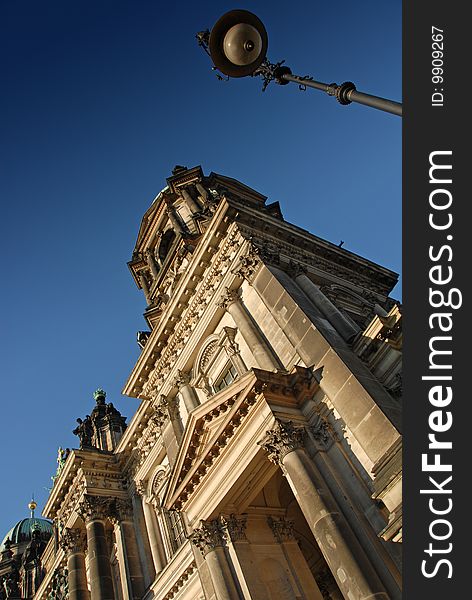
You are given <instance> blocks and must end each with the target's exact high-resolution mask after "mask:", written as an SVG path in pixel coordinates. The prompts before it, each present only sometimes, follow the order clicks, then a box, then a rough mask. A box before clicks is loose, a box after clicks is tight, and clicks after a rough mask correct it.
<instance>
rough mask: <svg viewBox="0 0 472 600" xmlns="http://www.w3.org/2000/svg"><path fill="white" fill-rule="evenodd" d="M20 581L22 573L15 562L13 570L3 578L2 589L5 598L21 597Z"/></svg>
mask: <svg viewBox="0 0 472 600" xmlns="http://www.w3.org/2000/svg"><path fill="white" fill-rule="evenodd" d="M19 581H20V573H19V571H18V567H17V566H16V563H15V562H14V563H13V564H12V569H11V571H10V572H9V573H7V574H6V575H4V576H3V578H2V588H3V590H2V591H3V595H4V597H5V598H20V590H19Z"/></svg>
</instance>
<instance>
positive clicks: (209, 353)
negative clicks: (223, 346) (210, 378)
mask: <svg viewBox="0 0 472 600" xmlns="http://www.w3.org/2000/svg"><path fill="white" fill-rule="evenodd" d="M218 348H219V344H218V341H217V340H212V341H211V342H210V343H209V344H208V345H207V347H206V348H205V350H204V351H203V354H202V356H201V358H200V362H199V365H198V371H199V372H200V373H204V372H205V369H206V368H207V366H208V363H209V362H210V360H211V359H212V357H213V356H214V355H215V354H216V352H217V351H218Z"/></svg>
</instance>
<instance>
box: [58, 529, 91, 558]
mask: <svg viewBox="0 0 472 600" xmlns="http://www.w3.org/2000/svg"><path fill="white" fill-rule="evenodd" d="M59 545H60V546H61V548H62V549H63V550H64V552H65V553H66V554H74V553H76V552H83V551H84V550H85V532H84V531H82V530H81V529H71V528H70V527H66V528H64V530H63V531H62V533H61V538H60V540H59Z"/></svg>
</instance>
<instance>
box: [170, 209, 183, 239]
mask: <svg viewBox="0 0 472 600" xmlns="http://www.w3.org/2000/svg"><path fill="white" fill-rule="evenodd" d="M167 216H168V217H169V221H170V222H171V223H172V227H173V228H174V231H175V233H177V234H180V235H183V233H184V229H183V227H182V224H181V223H180V220H179V218H178V216H177V215H176V214H175V209H174V207H173V206H168V207H167Z"/></svg>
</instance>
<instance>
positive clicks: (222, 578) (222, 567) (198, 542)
mask: <svg viewBox="0 0 472 600" xmlns="http://www.w3.org/2000/svg"><path fill="white" fill-rule="evenodd" d="M190 539H191V541H192V543H193V544H194V545H195V546H197V548H198V549H199V550H200V552H201V553H202V555H203V557H204V559H205V562H206V563H207V565H208V571H209V573H210V577H211V581H212V583H213V588H214V590H215V597H216V600H240V598H241V596H240V594H239V593H238V590H237V588H236V584H235V582H234V578H233V574H232V573H231V569H230V567H229V564H228V559H227V558H226V554H225V551H224V538H223V534H222V531H221V528H220V525H219V523H218V520H217V519H215V520H213V521H201V527H199V529H196V530H195V531H194V532H193V534H192V536H191V538H190Z"/></svg>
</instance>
